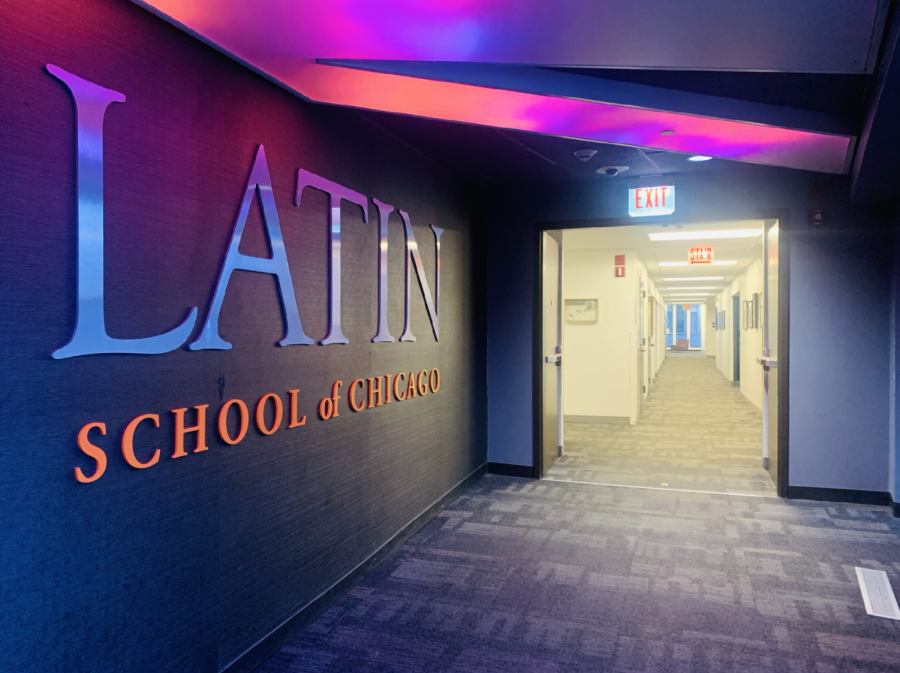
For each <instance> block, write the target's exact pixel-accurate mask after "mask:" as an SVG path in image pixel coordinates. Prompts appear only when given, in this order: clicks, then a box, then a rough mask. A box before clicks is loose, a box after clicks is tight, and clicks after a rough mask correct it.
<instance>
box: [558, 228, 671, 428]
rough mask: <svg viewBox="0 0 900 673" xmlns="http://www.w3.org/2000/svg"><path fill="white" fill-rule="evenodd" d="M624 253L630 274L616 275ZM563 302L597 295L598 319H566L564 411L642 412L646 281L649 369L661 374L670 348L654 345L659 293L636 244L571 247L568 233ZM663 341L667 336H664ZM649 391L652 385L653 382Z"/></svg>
mask: <svg viewBox="0 0 900 673" xmlns="http://www.w3.org/2000/svg"><path fill="white" fill-rule="evenodd" d="M623 254H624V255H625V277H624V278H616V277H615V256H616V255H623ZM562 276H563V290H562V292H563V301H564V302H565V300H566V299H596V300H597V301H598V318H599V319H598V321H597V322H596V323H567V322H565V320H564V321H563V414H564V416H568V417H571V416H582V417H584V416H592V417H603V418H618V419H628V420H629V422H631V423H634V422H636V420H637V415H638V392H637V391H638V385H639V383H638V354H639V352H638V298H639V293H640V282H641V279H643V280H644V287H645V290H646V291H647V299H646V300H645V304H644V310H645V323H644V324H645V331H646V332H647V335H648V338H650V339H652V342H653V343H654V347H653V348H652V349H651V348H649V345H648V348H647V350H646V352H645V353H643V354H642V355H643V356H644V358H645V374H647V373H649V377H650V378H652V377H653V376H655V375H656V372H657V371H658V370H659V367H660V366H661V364H662V360H663V359H664V357H665V353H660V354H657V353H656V351H659V350H663V349H661V348H658V347H657V346H656V345H655V344H656V343H658V342H659V338H658V335H659V334H660V333H664V332H662V331H661V330H660V328H659V321H658V320H655V321H654V323H655V324H654V332H655V333H656V334H655V335H650V334H649V329H650V322H649V311H650V306H651V302H650V301H649V298H650V297H657V298H658V297H659V292H658V290H657V289H656V287H655V285H654V284H653V283H652V281H650V279H649V277H648V275H647V270H646V267H645V266H644V264H643V262H642V261H641V260H640V258H639V257H638V254H637V251H636V250H633V249H608V250H572V249H569V248H568V247H566V245H565V236H564V237H563V274H562ZM663 343H664V341H663ZM648 392H649V386H648Z"/></svg>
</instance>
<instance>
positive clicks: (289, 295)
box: [190, 145, 313, 351]
mask: <svg viewBox="0 0 900 673" xmlns="http://www.w3.org/2000/svg"><path fill="white" fill-rule="evenodd" d="M254 195H256V196H258V197H259V203H260V207H261V208H262V215H263V222H264V223H265V227H266V234H267V236H268V238H269V245H270V247H271V248H272V257H271V258H270V259H269V258H265V257H253V256H251V255H243V254H241V253H240V252H239V250H238V249H239V248H240V245H241V235H242V234H243V233H244V225H245V224H247V215H248V213H249V212H250V204H251V203H252V202H253V197H254ZM238 269H240V270H243V271H255V272H256V273H270V274H272V275H274V276H275V277H276V278H277V279H278V289H279V291H280V294H281V307H282V309H283V311H284V321H285V324H286V327H287V329H286V332H285V335H284V338H283V339H282V340H281V341H279V342H278V345H279V346H291V345H293V344H311V343H313V340H312V339H310V338H309V337H308V336H306V334H304V333H303V327H302V326H301V325H300V314H299V313H298V311H297V299H296V298H295V297H294V284H293V282H292V281H291V270H290V268H289V267H288V261H287V254H286V252H285V250H284V238H283V237H282V235H281V224H280V223H279V222H278V211H277V210H276V209H275V195H274V194H273V193H272V179H271V177H269V166H268V164H267V163H266V152H265V150H264V149H263V146H262V145H260V146H259V149H257V151H256V157H255V158H254V159H253V166H252V168H251V169H250V177H249V178H248V179H247V186H246V188H245V189H244V197H243V199H242V200H241V207H240V210H239V211H238V216H237V220H236V221H235V223H234V232H233V233H232V235H231V243H230V244H229V245H228V252H227V253H226V255H225V262H224V263H223V264H222V272H221V273H220V274H219V282H218V284H217V285H216V292H215V294H214V295H213V300H212V304H210V307H209V315H208V316H207V318H206V324H205V325H204V326H203V331H202V332H201V333H200V336H199V337H197V340H196V341H195V342H194V343H192V344H191V345H190V349H191V350H192V351H198V350H205V349H217V350H228V349H230V348H231V344H230V343H228V342H227V341H224V340H223V339H222V338H221V337H220V336H219V312H220V311H221V310H222V302H223V301H224V299H225V291H226V290H227V289H228V281H229V280H230V279H231V274H232V273H233V272H234V271H236V270H238Z"/></svg>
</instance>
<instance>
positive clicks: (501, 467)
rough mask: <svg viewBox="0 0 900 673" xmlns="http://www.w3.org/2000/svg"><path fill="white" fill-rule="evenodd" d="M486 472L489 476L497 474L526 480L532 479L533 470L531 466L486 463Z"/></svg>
mask: <svg viewBox="0 0 900 673" xmlns="http://www.w3.org/2000/svg"><path fill="white" fill-rule="evenodd" d="M487 471H488V473H490V474H499V475H502V476H504V477H525V478H526V479H534V468H533V467H531V465H510V464H509V463H488V466H487Z"/></svg>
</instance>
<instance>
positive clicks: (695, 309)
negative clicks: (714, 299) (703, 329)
mask: <svg viewBox="0 0 900 673" xmlns="http://www.w3.org/2000/svg"><path fill="white" fill-rule="evenodd" d="M691 348H700V305H699V304H692V305H691Z"/></svg>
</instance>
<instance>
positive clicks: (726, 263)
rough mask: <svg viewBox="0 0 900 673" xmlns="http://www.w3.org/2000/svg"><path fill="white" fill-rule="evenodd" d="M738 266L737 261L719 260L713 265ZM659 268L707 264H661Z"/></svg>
mask: <svg viewBox="0 0 900 673" xmlns="http://www.w3.org/2000/svg"><path fill="white" fill-rule="evenodd" d="M734 264H737V260H736V259H718V260H716V261H715V262H713V263H712V265H713V266H733V265H734ZM657 266H706V265H705V264H689V263H688V262H659V264H657Z"/></svg>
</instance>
